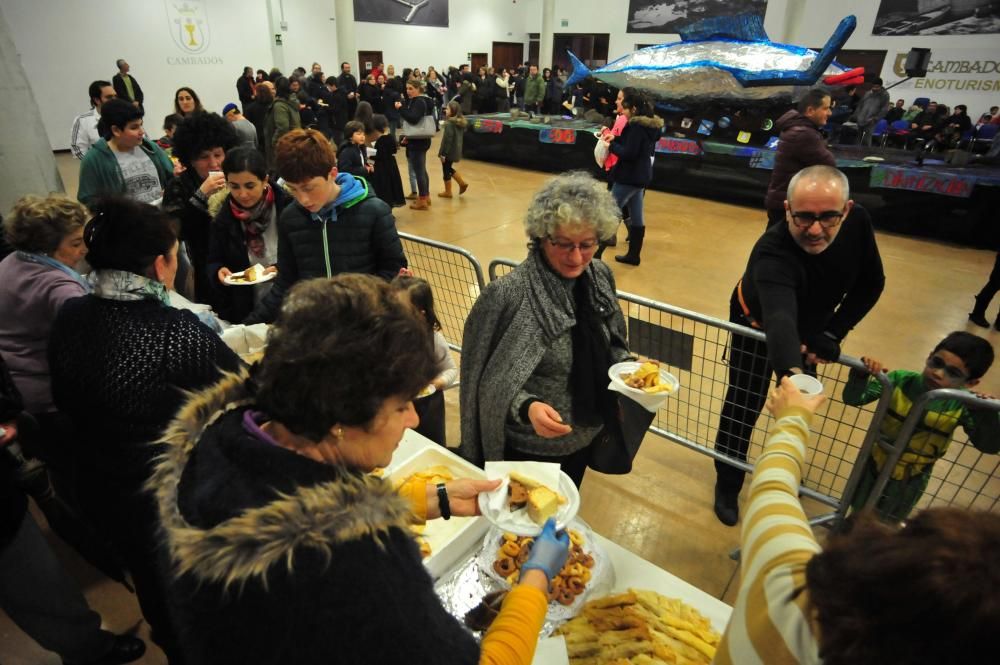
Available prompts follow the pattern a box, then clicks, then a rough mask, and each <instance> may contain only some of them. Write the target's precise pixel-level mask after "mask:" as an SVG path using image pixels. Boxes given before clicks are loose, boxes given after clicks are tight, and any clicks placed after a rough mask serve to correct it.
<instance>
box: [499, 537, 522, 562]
mask: <svg viewBox="0 0 1000 665" xmlns="http://www.w3.org/2000/svg"><path fill="white" fill-rule="evenodd" d="M500 551H501V552H503V553H504V554H506V555H507V556H509V557H511V558H514V557H516V556H517V555H518V554H519V553H520V552H521V546H520V545H518V544H517V543H515V542H514V541H512V540H508V541H507V542H505V543H504V544H503V545H501V546H500Z"/></svg>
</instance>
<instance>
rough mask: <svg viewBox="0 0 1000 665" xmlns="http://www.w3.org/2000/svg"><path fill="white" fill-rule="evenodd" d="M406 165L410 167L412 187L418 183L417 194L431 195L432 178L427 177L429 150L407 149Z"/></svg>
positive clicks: (408, 147)
mask: <svg viewBox="0 0 1000 665" xmlns="http://www.w3.org/2000/svg"><path fill="white" fill-rule="evenodd" d="M406 164H407V166H409V167H410V186H411V187H412V186H413V184H414V181H415V182H416V185H417V186H416V190H417V194H419V195H420V196H429V195H430V178H429V177H428V175H427V148H413V147H410V146H407V147H406Z"/></svg>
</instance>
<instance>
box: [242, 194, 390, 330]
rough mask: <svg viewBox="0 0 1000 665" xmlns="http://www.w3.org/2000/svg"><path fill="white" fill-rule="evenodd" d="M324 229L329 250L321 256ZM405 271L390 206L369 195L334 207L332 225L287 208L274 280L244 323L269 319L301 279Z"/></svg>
mask: <svg viewBox="0 0 1000 665" xmlns="http://www.w3.org/2000/svg"><path fill="white" fill-rule="evenodd" d="M324 229H325V230H326V236H327V240H326V243H325V245H326V246H327V247H328V248H329V254H328V255H326V256H325V255H324V241H323V231H324ZM327 256H328V257H329V259H330V271H329V273H328V272H327V269H326V259H327ZM405 267H406V256H405V255H404V254H403V245H402V243H401V242H400V241H399V235H397V233H396V220H395V218H394V217H393V216H392V208H390V207H389V205H388V204H386V203H385V201H382V200H381V199H379V198H376V197H375V195H374V194H373V193H372V192H368V195H367V196H366V197H365V199H364V200H363V201H360V202H358V203H355V204H354V205H351V206H349V207H346V206H341V207H338V208H337V219H336V220H335V221H330V220H325V221H317V220H315V219H313V217H312V215H311V214H310V213H309V211H307V210H306V209H305V208H303V207H302V206H300V205H298V204H295V205H290V206H287V207H286V208H285V211H284V212H283V213H281V217H280V218H279V219H278V276H277V278H275V280H274V282H273V284H274V286H272V287H271V290H270V291H269V292H268V294H267V295H266V296H265V297H264V299H263V300H262V301H261V303H260V304H259V305H258V306H257V307H256V308H255V309H254V311H253V312H252V313H251V314H250V316H248V317H247V318H246V320H245V321H244V323H260V322H265V323H270V322H271V321H274V319H275V317H276V316H277V315H278V310H279V309H280V308H281V303H282V301H283V300H284V299H285V294H287V293H288V290H289V289H290V288H292V286H293V285H294V284H295V283H296V282H298V281H299V280H300V279H312V278H314V277H332V276H334V275H339V274H340V273H345V272H359V273H367V274H369V275H378V276H379V277H382V278H383V279H386V280H390V279H392V278H393V277H395V276H396V275H397V274H399V269H400V268H405Z"/></svg>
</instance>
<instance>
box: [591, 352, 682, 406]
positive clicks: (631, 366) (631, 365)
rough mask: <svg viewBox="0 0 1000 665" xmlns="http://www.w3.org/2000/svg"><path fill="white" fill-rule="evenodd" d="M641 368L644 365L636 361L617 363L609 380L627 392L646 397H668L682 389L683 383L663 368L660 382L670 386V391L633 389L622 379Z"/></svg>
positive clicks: (610, 369)
mask: <svg viewBox="0 0 1000 665" xmlns="http://www.w3.org/2000/svg"><path fill="white" fill-rule="evenodd" d="M640 366H642V363H641V362H636V361H634V360H631V361H628V362H623V363H615V364H614V365H612V366H611V367H610V368H609V369H608V378H609V379H611V381H612V383H614V384H615V385H617V386H619V387H621V388H623V389H624V390H626V391H627V392H630V393H635V394H636V395H645V396H647V397H653V396H656V397H661V396H662V397H666V396H668V395H673V394H674V393H675V392H677V389H678V388H680V387H681V382H680V381H678V380H677V377H676V376H674V375H673V374H671V373H670V372H668V371H667V370H665V369H663V367H660V382H661V383H666V384H667V385H669V386H670V390H668V391H667V392H660V393H647V392H646V391H645V390H642V389H640V388H633V387H632V386H630V385H627V384H626V383H625V381H624V380H623V379H622V377H621V375H622V373H631V372H634V371H636V370H637V369H639V367H640Z"/></svg>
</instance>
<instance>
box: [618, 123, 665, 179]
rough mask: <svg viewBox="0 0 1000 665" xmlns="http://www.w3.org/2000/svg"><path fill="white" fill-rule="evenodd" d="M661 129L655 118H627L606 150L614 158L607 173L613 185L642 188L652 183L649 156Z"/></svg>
mask: <svg viewBox="0 0 1000 665" xmlns="http://www.w3.org/2000/svg"><path fill="white" fill-rule="evenodd" d="M662 129H663V120H661V119H660V118H659V117H658V116H652V117H650V116H644V115H637V116H635V117H633V118H630V119H629V121H628V124H626V125H625V128H624V129H623V130H622V134H621V136H619V137H617V138H616V139H614V140H613V141H611V146H610V150H611V152H612V153H613V154H615V155H617V156H618V163H616V164H615V166H614V168H613V169H611V178H612V180H613V181H614V182H616V183H621V184H623V185H634V186H636V187H645V186H646V185H648V184H649V181H650V180H652V179H653V154H654V152H655V150H656V142H657V141H658V140H659V138H660V130H662Z"/></svg>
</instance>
